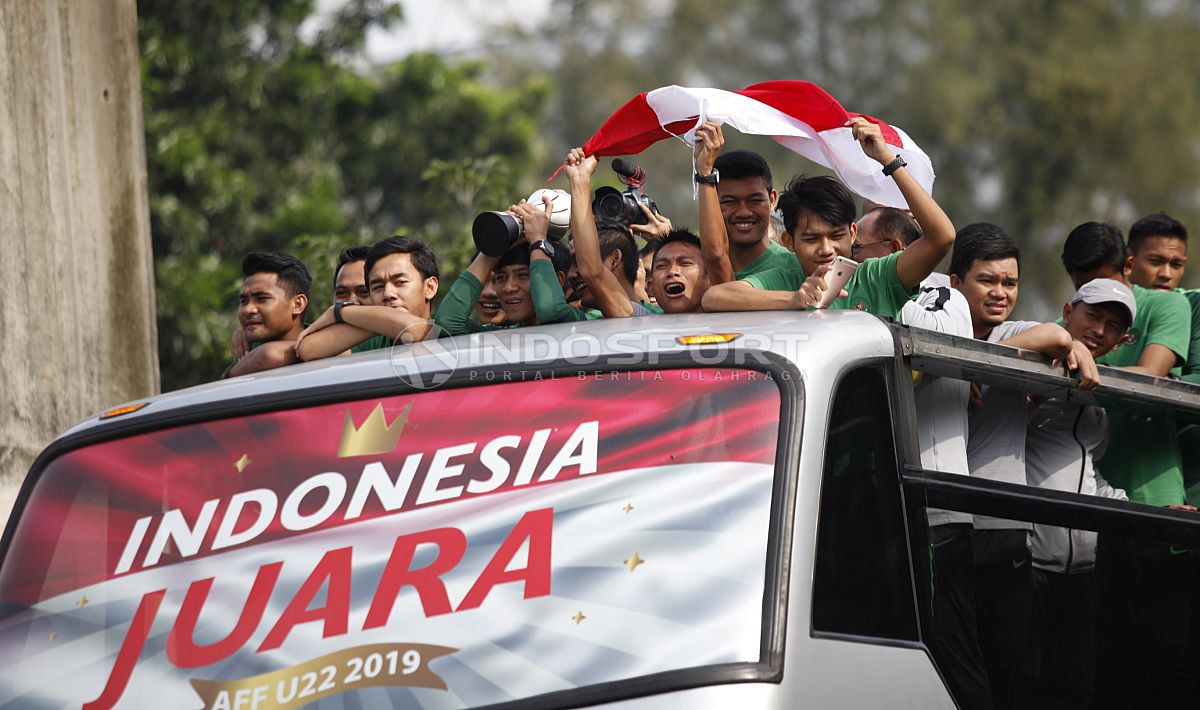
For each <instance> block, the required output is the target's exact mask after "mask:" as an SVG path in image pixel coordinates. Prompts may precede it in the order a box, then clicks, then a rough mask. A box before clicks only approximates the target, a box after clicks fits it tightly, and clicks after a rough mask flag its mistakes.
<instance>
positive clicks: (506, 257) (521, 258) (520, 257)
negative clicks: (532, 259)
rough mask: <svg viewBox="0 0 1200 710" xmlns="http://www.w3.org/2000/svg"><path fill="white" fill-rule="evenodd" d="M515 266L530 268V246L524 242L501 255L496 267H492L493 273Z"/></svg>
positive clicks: (514, 245) (518, 243)
mask: <svg viewBox="0 0 1200 710" xmlns="http://www.w3.org/2000/svg"><path fill="white" fill-rule="evenodd" d="M556 251H557V250H556ZM513 264H519V265H521V266H529V245H528V244H526V243H525V242H523V241H520V242H517V243H516V244H513V245H512V246H511V247H509V248H508V250H507V251H505V252H504V253H503V254H501V255H500V258H499V259H498V260H497V261H496V265H495V266H493V267H492V273H496V272H497V271H500V270H501V269H503V268H504V267H506V266H512V265H513Z"/></svg>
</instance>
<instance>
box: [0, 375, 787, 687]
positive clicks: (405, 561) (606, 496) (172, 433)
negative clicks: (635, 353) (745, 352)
mask: <svg viewBox="0 0 1200 710" xmlns="http://www.w3.org/2000/svg"><path fill="white" fill-rule="evenodd" d="M780 411H781V397H780V389H779V387H778V384H777V383H776V382H775V381H773V380H772V378H771V377H770V376H768V375H766V374H763V373H761V372H755V371H750V370H740V369H720V368H703V369H701V368H693V369H682V370H661V371H633V372H613V373H600V374H591V375H584V376H572V377H560V378H558V379H552V378H551V377H550V376H547V377H546V379H545V380H543V379H542V378H540V377H538V378H536V379H533V380H532V381H522V382H507V383H497V384H490V385H485V386H478V387H470V388H462V389H447V390H436V391H426V392H420V393H416V394H404V395H397V396H385V397H375V398H369V399H363V400H358V401H351V402H340V403H336V404H324V405H320V406H312V407H305V408H296V409H291V410H287V411H278V412H271V413H266V414H257V415H252V416H244V417H234V418H227V419H220V420H216V421H209V422H205V423H200V424H194V425H188V426H180V427H175V428H171V429H164V430H159V431H154V432H150V433H145V434H138V435H135V436H131V437H128V438H124V439H118V440H113V441H108V442H105V443H100V444H96V445H92V446H88V447H85V448H81V449H77V450H75V451H72V452H70V453H67V454H65V455H63V456H61V457H59V458H57V459H55V460H54V461H52V462H51V463H50V464H49V465H47V466H46V468H45V469H44V470H43V471H42V473H41V476H40V478H39V479H38V484H37V486H36V487H35V488H34V489H33V491H32V495H31V496H30V498H29V500H28V502H27V504H26V506H25V508H24V510H23V512H22V517H21V519H20V522H19V524H18V527H17V528H16V531H15V535H14V537H13V540H12V544H11V546H10V548H9V552H8V556H7V558H6V560H5V562H4V566H3V569H2V570H0V601H2V602H3V612H2V613H3V619H2V621H0V659H2V660H3V662H4V667H5V669H6V671H5V674H4V676H5V682H4V686H3V687H2V688H0V704H13V705H22V706H27V705H30V704H40V705H46V706H54V707H62V706H79V705H80V704H83V703H88V702H92V701H96V703H97V706H111V705H113V704H116V703H118V702H119V703H120V704H123V705H127V706H129V707H150V706H157V707H196V706H198V704H199V703H201V702H202V703H204V704H205V707H225V708H251V707H298V706H300V705H304V704H307V703H314V702H316V703H317V704H316V706H315V707H338V708H341V707H344V706H345V705H344V703H347V702H350V697H349V696H356V702H357V703H361V704H362V705H363V706H370V707H385V706H387V707H390V706H404V707H410V706H411V707H460V706H474V705H485V704H491V703H498V702H505V701H512V700H520V699H523V698H528V697H531V696H535V695H540V694H543V693H548V692H554V691H569V690H572V689H575V688H579V687H583V686H591V685H595V684H598V683H606V682H614V681H620V680H623V679H628V678H634V677H641V676H646V675H649V674H655V673H664V672H668V671H673V670H679V669H688V668H698V667H705V666H714V665H719V664H729V663H742V662H759V661H760V660H762V659H761V656H762V650H761V649H762V648H763V641H762V639H763V636H764V633H765V630H764V628H763V623H764V621H763V620H764V618H765V617H764V613H765V611H764V603H765V602H764V599H766V598H767V596H769V595H764V584H765V579H766V574H767V542H768V536H769V527H770V520H771V510H772V500H771V497H772V490H773V478H774V475H775V461H776V442H777V440H778V438H779V421H780ZM356 706H357V705H356Z"/></svg>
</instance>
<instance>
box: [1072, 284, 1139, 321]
mask: <svg viewBox="0 0 1200 710" xmlns="http://www.w3.org/2000/svg"><path fill="white" fill-rule="evenodd" d="M1080 301H1082V302H1084V303H1088V304H1091V305H1096V304H1099V303H1119V304H1121V305H1122V306H1124V307H1125V310H1127V311H1129V322H1130V323H1133V319H1134V316H1135V315H1136V314H1137V304H1136V303H1135V302H1134V300H1133V291H1130V290H1129V287H1128V286H1126V285H1125V284H1123V283H1121V282H1120V281H1116V280H1114V279H1092V280H1091V281H1088V282H1087V283H1085V284H1084V285H1082V286H1080V287H1079V290H1078V291H1076V292H1075V295H1074V296H1071V305H1072V306H1073V305H1075V304H1076V303H1079V302H1080Z"/></svg>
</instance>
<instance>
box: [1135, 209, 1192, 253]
mask: <svg viewBox="0 0 1200 710" xmlns="http://www.w3.org/2000/svg"><path fill="white" fill-rule="evenodd" d="M1147 237H1174V238H1175V239H1181V240H1183V241H1185V242H1186V241H1187V228H1186V227H1184V226H1183V224H1182V223H1180V221H1179V220H1177V219H1175V218H1174V217H1172V216H1171V215H1169V214H1167V213H1166V212H1155V213H1154V214H1148V215H1146V216H1145V217H1142V218H1141V219H1139V220H1138V221H1136V222H1134V223H1133V226H1132V227H1130V228H1129V237H1128V238H1126V240H1125V246H1127V247H1128V248H1129V251H1130V252H1136V251H1137V250H1138V245H1139V244H1140V243H1141V242H1142V241H1143V240H1144V239H1146V238H1147Z"/></svg>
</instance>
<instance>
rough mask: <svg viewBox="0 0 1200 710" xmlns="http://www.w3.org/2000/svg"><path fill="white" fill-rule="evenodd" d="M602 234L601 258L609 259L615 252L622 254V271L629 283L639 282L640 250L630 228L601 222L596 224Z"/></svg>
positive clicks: (615, 223) (616, 223) (606, 221)
mask: <svg viewBox="0 0 1200 710" xmlns="http://www.w3.org/2000/svg"><path fill="white" fill-rule="evenodd" d="M596 231H597V232H599V234H600V258H601V259H607V258H608V257H610V256H612V253H613V252H614V251H619V252H621V269H622V270H623V271H624V273H625V278H626V279H627V280H628V281H629V283H633V282H634V281H637V270H638V249H637V244H636V243H635V242H634V241H633V233H632V232H630V231H629V227H627V226H625V225H623V224H620V223H618V222H610V221H608V220H600V221H599V222H597V223H596Z"/></svg>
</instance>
